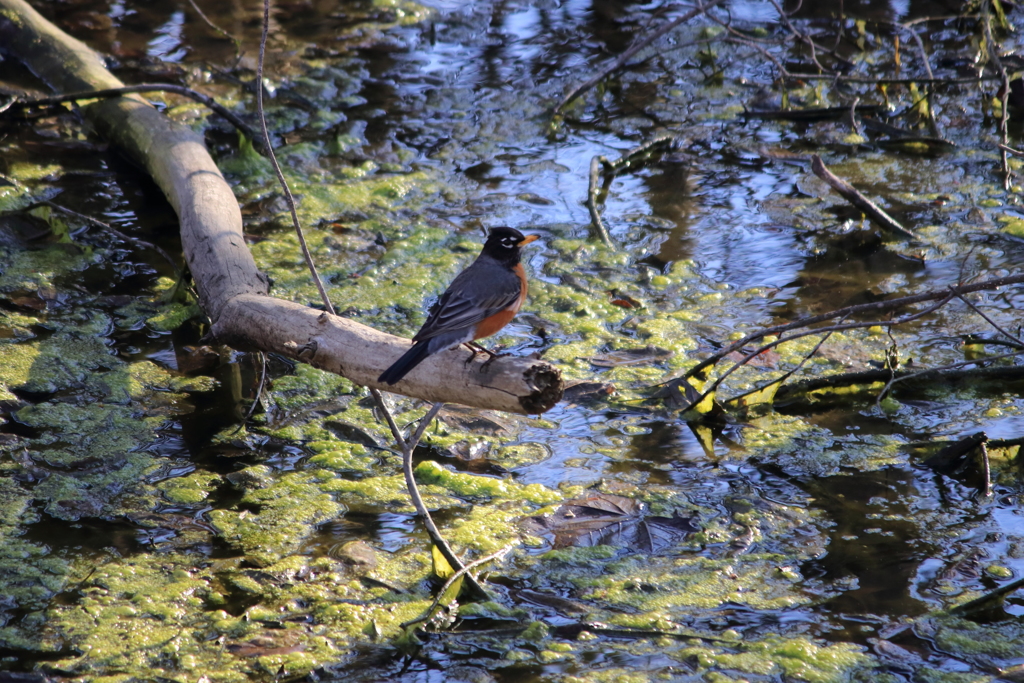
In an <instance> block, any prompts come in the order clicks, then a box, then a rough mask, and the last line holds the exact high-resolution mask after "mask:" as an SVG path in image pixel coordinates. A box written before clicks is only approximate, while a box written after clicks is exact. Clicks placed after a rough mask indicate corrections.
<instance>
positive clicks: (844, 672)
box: [679, 636, 874, 683]
mask: <svg viewBox="0 0 1024 683" xmlns="http://www.w3.org/2000/svg"><path fill="white" fill-rule="evenodd" d="M742 649H743V650H744V651H743V652H740V653H730V652H717V651H715V650H711V649H710V648H692V647H691V648H687V649H686V650H684V651H682V652H680V653H679V655H685V656H688V657H694V658H696V659H697V660H698V662H699V664H700V666H701V667H702V668H717V669H726V670H732V671H737V672H743V673H750V674H754V675H763V676H770V675H775V676H777V675H783V676H785V677H787V678H788V679H792V680H799V681H808V683H841V682H842V681H848V680H850V678H851V675H852V674H853V673H855V672H857V671H858V670H862V669H866V668H871V667H872V666H873V665H874V661H873V660H872V658H871V657H869V656H868V655H866V654H864V652H863V651H862V649H861V648H859V647H857V646H855V645H852V644H849V643H838V644H835V645H819V644H817V643H815V642H814V641H812V640H810V639H809V638H806V637H799V636H798V637H793V638H781V637H777V636H776V637H768V638H765V639H763V640H756V641H753V642H744V643H743V644H742Z"/></svg>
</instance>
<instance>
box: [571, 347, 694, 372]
mask: <svg viewBox="0 0 1024 683" xmlns="http://www.w3.org/2000/svg"><path fill="white" fill-rule="evenodd" d="M674 355H675V352H673V351H670V350H669V349H663V348H660V347H657V346H651V345H649V344H648V345H647V346H645V347H643V348H640V349H619V350H617V351H610V352H608V353H602V354H600V355H597V356H593V357H591V358H589V359H588V360H589V361H590V362H591V364H592V365H595V366H597V367H599V368H614V367H621V366H624V365H647V364H648V363H660V362H661V361H663V360H668V359H669V358H671V357H672V356H674Z"/></svg>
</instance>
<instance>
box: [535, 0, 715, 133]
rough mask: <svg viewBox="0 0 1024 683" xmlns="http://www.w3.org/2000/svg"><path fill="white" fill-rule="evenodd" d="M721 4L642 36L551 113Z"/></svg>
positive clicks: (695, 11)
mask: <svg viewBox="0 0 1024 683" xmlns="http://www.w3.org/2000/svg"><path fill="white" fill-rule="evenodd" d="M722 2H724V0H710V2H708V3H706V4H704V5H700V6H698V7H695V8H694V9H692V10H690V11H689V12H687V13H686V14H683V15H681V16H678V17H676V18H675V19H673V20H671V21H669V22H666V23H665V24H663V25H662V26H661V27H659V28H658V29H656V30H655V31H652V32H651V33H649V34H647V35H646V36H644V37H643V38H641V39H640V40H637V41H636V42H635V43H633V44H632V45H630V46H629V47H628V48H627V49H626V51H625V52H623V53H622V54H621V55H619V56H618V57H617V58H616V59H615V60H613V61H612V62H611V63H610V64H608V65H607V66H605V67H604V68H603V69H600V70H599V71H598V72H597V74H595V75H594V76H593V77H592V78H590V79H588V80H586V81H584V82H583V83H581V84H579V85H577V86H576V87H575V88H573V89H572V90H570V91H569V94H568V95H566V96H565V97H563V98H562V101H561V102H559V103H558V106H556V107H555V110H554V112H553V113H554V114H558V113H559V112H560V111H562V109H564V108H565V107H567V106H568V105H569V104H570V103H571V102H573V101H574V100H575V99H576V98H577V97H579V96H580V95H582V94H583V93H585V92H587V91H588V90H590V89H591V88H593V87H594V86H595V85H597V84H598V83H600V82H601V81H603V80H604V79H605V78H607V77H608V76H609V75H610V74H612V73H614V72H616V71H618V70H619V69H621V68H623V67H624V66H625V65H626V64H627V63H628V62H629V60H630V59H632V57H633V55H635V54H636V53H637V52H640V50H642V49H644V48H645V47H647V46H648V45H650V44H651V43H653V42H654V41H656V40H657V39H658V38H661V37H662V36H663V35H665V34H666V33H668V32H669V31H671V30H672V29H674V28H675V27H677V26H679V25H680V24H682V23H683V22H686V21H689V20H690V19H693V18H694V17H696V16H697V15H700V14H704V13H705V12H707V11H708V10H710V9H711V8H712V7H714V6H715V5H718V4H721V3H722Z"/></svg>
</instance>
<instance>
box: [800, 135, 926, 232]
mask: <svg viewBox="0 0 1024 683" xmlns="http://www.w3.org/2000/svg"><path fill="white" fill-rule="evenodd" d="M811 170H812V171H814V175H816V176H818V177H819V178H821V179H822V180H824V181H825V182H826V183H828V184H829V186H830V187H831V188H832V189H833V190H835V191H836V192H838V193H839V194H841V195H843V197H844V198H845V199H846V201H848V202H850V203H851V204H853V205H854V206H855V207H857V208H858V209H860V210H861V211H863V212H864V213H866V214H867V215H868V217H869V218H871V220H873V221H874V222H875V223H877V224H878V225H880V226H881V227H883V228H886V229H887V230H891V231H893V232H896V233H899V234H900V235H903V236H904V237H909V238H911V239H917V236H916V235H915V234H914V233H912V232H910V231H909V230H907V229H906V228H904V227H903V226H902V225H900V223H899V221H897V220H896V219H895V218H893V217H892V216H890V215H889V214H887V213H886V212H885V211H884V210H882V208H881V207H880V206H878V205H877V204H875V203H874V202H873V201H871V200H870V199H868V198H867V197H865V196H864V195H863V194H861V193H860V192H859V191H858V190H857V188H855V187H854V186H853V185H851V184H850V183H848V182H846V181H845V180H843V179H842V178H840V177H839V176H837V175H836V174H834V173H833V172H832V171H830V170H828V167H827V166H825V162H823V161H822V160H821V157H819V156H818V155H817V154H812V155H811Z"/></svg>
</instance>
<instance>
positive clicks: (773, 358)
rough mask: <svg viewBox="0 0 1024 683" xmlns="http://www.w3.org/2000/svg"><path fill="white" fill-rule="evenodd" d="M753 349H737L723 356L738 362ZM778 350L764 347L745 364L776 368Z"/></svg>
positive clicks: (777, 364)
mask: <svg viewBox="0 0 1024 683" xmlns="http://www.w3.org/2000/svg"><path fill="white" fill-rule="evenodd" d="M753 351H754V349H740V350H739V351H733V352H732V353H730V354H729V355H728V356H726V357H725V359H726V360H731V361H732V362H734V363H738V362H740V361H741V360H743V359H744V358H746V357H747V355H748V354H750V353H751V352H753ZM779 358H780V356H779V352H778V351H776V350H775V349H765V350H764V351H762V352H761V353H759V354H757V355H756V356H754V357H753V358H751V359H750V360H748V361H747V365H753V366H754V367H758V368H772V369H774V368H777V367H778V366H779Z"/></svg>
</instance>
